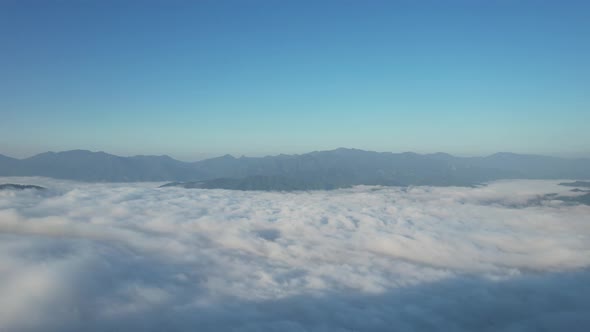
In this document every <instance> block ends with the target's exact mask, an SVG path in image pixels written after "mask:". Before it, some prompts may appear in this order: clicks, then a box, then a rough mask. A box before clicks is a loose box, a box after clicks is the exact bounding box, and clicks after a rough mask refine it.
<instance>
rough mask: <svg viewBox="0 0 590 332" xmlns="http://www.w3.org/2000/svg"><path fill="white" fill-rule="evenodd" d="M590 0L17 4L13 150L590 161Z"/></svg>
mask: <svg viewBox="0 0 590 332" xmlns="http://www.w3.org/2000/svg"><path fill="white" fill-rule="evenodd" d="M589 15H590V2H586V1H525V0H518V1H517V0H506V1H483V0H465V1H420V0H414V1H286V0H285V1H276V0H271V1H256V0H252V1H14V0H8V1H2V2H0V153H2V154H6V155H11V156H17V157H23V156H29V155H32V154H34V153H38V152H42V151H47V150H53V151H59V150H67V149H75V148H83V149H90V150H104V151H106V152H111V153H115V154H120V155H133V154H169V155H171V156H174V157H177V158H180V159H184V160H195V159H198V158H201V157H204V156H212V155H219V154H225V153H231V154H235V155H242V154H246V155H264V154H276V153H302V152H308V151H312V150H322V149H331V148H336V147H341V146H343V147H355V148H362V149H370V150H378V151H396V152H397V151H415V152H436V151H444V152H449V153H453V154H458V155H481V154H488V153H493V152H497V151H513V152H523V153H539V154H550V155H563V156H590V144H589V142H590V41H589V40H590V39H589V38H588V36H590V20H589V19H588V16H589Z"/></svg>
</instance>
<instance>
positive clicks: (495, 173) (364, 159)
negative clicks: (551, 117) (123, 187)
mask: <svg viewBox="0 0 590 332" xmlns="http://www.w3.org/2000/svg"><path fill="white" fill-rule="evenodd" d="M0 176H46V177H52V178H59V179H69V180H78V181H91V182H137V181H174V182H181V183H180V184H177V185H181V186H188V187H199V188H225V189H248V190H305V189H333V188H341V187H348V186H353V185H360V184H365V185H386V186H389V185H401V186H404V185H435V186H449V185H459V186H465V185H474V184H478V183H481V182H485V181H491V180H498V179H515V178H523V179H590V159H565V158H557V157H546V156H538V155H523V154H514V153H496V154H493V155H490V156H486V157H455V156H452V155H449V154H446V153H434V154H417V153H412V152H404V153H392V152H373V151H365V150H358V149H346V148H339V149H335V150H329V151H314V152H310V153H305V154H300V155H284V154H281V155H276V156H266V157H240V158H236V157H233V156H231V155H225V156H221V157H217V158H211V159H206V160H202V161H198V162H183V161H179V160H175V159H173V158H171V157H169V156H165V155H164V156H133V157H120V156H115V155H112V154H108V153H105V152H91V151H87V150H71V151H64V152H46V153H41V154H38V155H36V156H33V157H30V158H25V159H15V158H10V157H6V156H2V155H0Z"/></svg>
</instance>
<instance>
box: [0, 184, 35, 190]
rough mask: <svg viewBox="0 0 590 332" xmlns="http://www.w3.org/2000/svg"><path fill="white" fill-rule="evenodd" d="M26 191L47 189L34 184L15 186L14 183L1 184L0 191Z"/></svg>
mask: <svg viewBox="0 0 590 332" xmlns="http://www.w3.org/2000/svg"><path fill="white" fill-rule="evenodd" d="M25 189H35V190H45V189H46V188H44V187H40V186H35V185H32V184H14V183H4V184H0V190H25Z"/></svg>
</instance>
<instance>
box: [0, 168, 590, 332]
mask: <svg viewBox="0 0 590 332" xmlns="http://www.w3.org/2000/svg"><path fill="white" fill-rule="evenodd" d="M559 182H560V181H499V182H494V183H490V184H488V185H487V186H481V187H476V188H467V187H409V188H398V187H368V186H359V187H354V188H351V189H341V190H334V191H309V192H288V193H286V192H247V191H229V190H200V189H192V190H187V189H182V188H161V189H159V188H157V187H158V185H159V184H158V183H139V184H89V183H78V182H70V181H59V180H52V179H46V178H0V183H21V184H36V185H42V186H44V187H47V188H48V189H47V190H45V191H36V190H24V191H0V331H2V332H4V331H7V332H13V331H432V330H441V331H540V330H562V331H588V330H589V329H590V269H589V266H590V206H586V205H574V204H571V203H566V202H563V201H559V200H551V199H541V198H540V197H542V195H544V194H548V193H559V194H560V195H571V194H573V193H571V192H570V190H571V189H572V188H571V187H564V186H559V185H558V183H559Z"/></svg>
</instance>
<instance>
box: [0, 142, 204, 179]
mask: <svg viewBox="0 0 590 332" xmlns="http://www.w3.org/2000/svg"><path fill="white" fill-rule="evenodd" d="M17 166H18V167H17V168H16V169H13V170H12V171H11V172H10V174H3V175H36V176H48V177H53V178H60V179H72V180H81V181H109V182H111V181H112V182H125V181H168V180H186V179H195V178H193V174H195V172H194V170H193V169H192V168H191V165H190V164H188V163H183V162H181V161H178V160H174V159H172V158H170V157H168V156H136V157H119V156H115V155H111V154H107V153H104V152H90V151H85V150H73V151H65V152H58V153H55V152H46V153H42V154H39V155H36V156H33V157H31V158H27V159H23V160H20V161H18V165H17Z"/></svg>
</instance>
